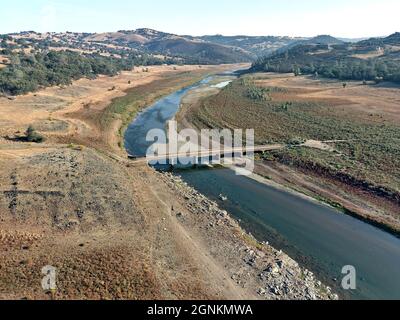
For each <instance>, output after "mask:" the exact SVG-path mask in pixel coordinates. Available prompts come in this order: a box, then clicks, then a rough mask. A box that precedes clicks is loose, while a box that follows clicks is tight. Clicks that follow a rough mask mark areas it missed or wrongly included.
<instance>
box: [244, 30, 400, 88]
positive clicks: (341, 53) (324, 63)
mask: <svg viewBox="0 0 400 320" xmlns="http://www.w3.org/2000/svg"><path fill="white" fill-rule="evenodd" d="M334 39H335V38H332V37H329V36H328V37H327V36H319V37H317V38H314V39H310V40H308V41H302V42H299V43H298V44H297V45H294V46H293V47H291V48H288V49H287V50H284V51H282V52H278V53H276V54H274V55H272V56H266V57H264V58H261V59H258V61H257V62H256V63H254V65H253V67H252V69H251V70H252V71H271V72H294V73H295V74H315V75H319V76H324V77H328V78H337V79H342V80H353V79H354V80H375V81H382V80H388V81H394V82H400V33H395V34H393V35H390V36H389V37H386V38H372V39H368V40H364V41H360V42H357V43H345V42H343V41H340V40H338V41H335V40H334ZM336 40H337V39H336ZM318 42H320V43H318ZM332 42H336V43H332Z"/></svg>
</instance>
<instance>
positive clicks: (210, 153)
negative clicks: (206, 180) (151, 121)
mask: <svg viewBox="0 0 400 320" xmlns="http://www.w3.org/2000/svg"><path fill="white" fill-rule="evenodd" d="M283 148H285V146H284V145H281V144H270V145H259V146H254V147H248V148H244V147H234V148H225V149H224V148H221V149H220V150H217V151H215V150H204V149H201V150H198V151H197V152H181V153H167V154H160V155H155V156H148V157H136V156H134V155H128V158H129V159H130V160H131V162H132V163H138V164H139V163H149V162H162V161H165V160H167V162H168V163H169V162H170V161H171V160H172V161H173V160H176V159H179V158H197V159H203V158H207V157H208V158H209V159H214V158H218V159H223V158H227V157H233V156H236V157H238V156H237V155H239V157H240V156H246V155H247V154H249V153H263V152H265V151H272V150H280V149H283Z"/></svg>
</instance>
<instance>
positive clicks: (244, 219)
mask: <svg viewBox="0 0 400 320" xmlns="http://www.w3.org/2000/svg"><path fill="white" fill-rule="evenodd" d="M210 80H212V78H207V79H205V80H203V81H202V82H201V83H198V84H196V85H194V86H191V87H188V88H185V89H183V90H180V91H177V92H175V93H174V94H172V95H170V96H167V97H165V98H163V99H161V100H160V101H158V102H157V103H155V104H154V105H153V106H150V107H149V108H148V109H146V110H145V111H144V112H143V113H142V114H140V115H139V116H138V117H137V118H136V119H135V120H134V121H133V122H132V124H131V125H130V126H129V128H128V130H127V131H126V136H125V146H126V149H127V151H128V152H129V153H130V154H134V155H138V156H140V155H145V154H146V150H147V148H148V147H149V145H150V144H151V143H149V142H146V140H145V137H146V134H147V132H148V131H149V130H150V129H154V128H159V129H164V128H165V123H166V121H168V120H170V119H171V118H173V117H174V115H175V114H176V112H177V111H178V109H179V106H180V102H181V100H182V98H183V96H184V95H185V94H186V93H187V92H188V91H189V90H191V89H194V88H196V87H198V86H200V85H206V84H207V83H208V82H209V81H210ZM176 174H179V175H180V176H181V177H182V178H183V179H184V180H185V181H186V182H188V183H189V184H190V185H191V186H192V187H194V188H195V189H197V190H198V191H200V192H201V193H203V194H205V195H206V196H208V197H209V198H211V199H213V200H216V201H219V202H220V205H221V206H222V207H224V208H225V209H226V210H227V211H229V212H230V214H232V215H233V216H234V217H235V218H237V219H238V220H240V222H241V225H242V226H243V227H244V228H245V229H246V230H247V231H249V232H251V233H252V234H253V235H254V236H256V237H257V238H258V239H259V240H260V241H268V242H270V243H271V244H272V245H273V246H274V247H275V248H277V249H283V250H284V251H285V252H286V253H287V254H289V255H290V256H292V257H293V258H294V259H295V260H297V261H298V262H299V263H301V264H303V265H304V266H306V267H308V268H309V269H310V270H312V271H314V272H315V273H316V274H317V275H318V276H319V278H321V279H323V280H324V281H325V282H327V283H329V284H331V285H332V286H333V287H334V288H335V289H336V290H337V291H339V293H340V294H341V295H342V296H343V297H347V298H355V299H383V298H386V299H400V239H398V238H396V237H394V236H391V235H390V234H388V233H386V232H384V231H381V230H379V229H377V228H375V227H373V226H370V225H368V224H366V223H364V222H361V221H359V220H357V219H355V218H352V217H349V216H346V215H344V214H342V213H341V212H339V211H337V210H335V209H332V208H330V207H328V206H325V205H321V204H318V203H316V202H313V201H309V200H306V199H304V198H302V197H298V196H296V195H294V194H291V193H288V192H285V191H282V190H277V189H275V188H272V187H269V186H267V185H265V184H262V183H260V182H257V181H255V180H252V179H250V178H247V177H242V176H236V175H235V173H234V171H232V170H229V169H197V170H185V171H182V170H181V171H178V172H176ZM221 194H223V195H225V196H227V198H228V200H227V201H223V202H222V201H220V200H219V195H221ZM347 265H351V266H354V267H355V268H356V271H357V289H356V290H353V291H343V290H342V291H340V290H341V289H340V288H341V286H340V284H341V279H342V277H343V275H342V274H341V271H342V268H343V267H344V266H347Z"/></svg>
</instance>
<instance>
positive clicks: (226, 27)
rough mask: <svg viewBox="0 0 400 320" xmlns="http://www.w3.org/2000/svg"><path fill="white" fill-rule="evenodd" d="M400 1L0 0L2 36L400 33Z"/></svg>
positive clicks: (351, 34) (377, 34)
mask: <svg viewBox="0 0 400 320" xmlns="http://www.w3.org/2000/svg"><path fill="white" fill-rule="evenodd" d="M399 13H400V1H399V0H379V1H377V0H169V1H168V0H13V1H9V0H0V34H2V33H11V32H19V31H30V30H33V31H37V32H47V31H54V32H63V31H72V32H109V31H117V30H134V29H137V28H152V29H156V30H160V31H164V32H170V33H175V34H181V35H187V34H190V35H196V36H197V35H206V34H224V35H244V34H245V35H276V36H304V37H310V36H315V35H320V34H330V35H333V36H337V37H346V38H360V37H372V36H386V35H389V34H392V33H394V32H396V31H400V23H399V18H398V17H399Z"/></svg>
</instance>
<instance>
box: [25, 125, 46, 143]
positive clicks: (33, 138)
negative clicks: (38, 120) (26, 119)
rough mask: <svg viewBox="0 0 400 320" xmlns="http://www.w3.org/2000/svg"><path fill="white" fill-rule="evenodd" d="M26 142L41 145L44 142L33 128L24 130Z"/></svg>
mask: <svg viewBox="0 0 400 320" xmlns="http://www.w3.org/2000/svg"><path fill="white" fill-rule="evenodd" d="M26 140H27V141H28V142H35V143H42V142H43V141H44V137H43V136H42V135H41V134H40V133H38V132H36V130H35V128H34V127H33V126H29V127H28V129H27V130H26Z"/></svg>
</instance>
